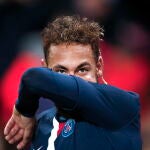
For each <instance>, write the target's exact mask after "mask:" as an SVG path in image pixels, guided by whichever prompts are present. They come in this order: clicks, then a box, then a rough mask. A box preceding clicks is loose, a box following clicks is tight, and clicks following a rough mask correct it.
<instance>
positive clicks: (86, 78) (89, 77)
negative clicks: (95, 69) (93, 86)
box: [82, 74, 97, 82]
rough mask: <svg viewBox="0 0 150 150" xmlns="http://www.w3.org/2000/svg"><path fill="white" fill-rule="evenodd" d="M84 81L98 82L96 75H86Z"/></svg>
mask: <svg viewBox="0 0 150 150" xmlns="http://www.w3.org/2000/svg"><path fill="white" fill-rule="evenodd" d="M82 78H83V79H84V80H87V81H90V82H97V78H96V75H94V74H93V75H92V74H91V75H85V76H84V77H82Z"/></svg>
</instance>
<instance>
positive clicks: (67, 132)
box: [62, 119, 75, 137]
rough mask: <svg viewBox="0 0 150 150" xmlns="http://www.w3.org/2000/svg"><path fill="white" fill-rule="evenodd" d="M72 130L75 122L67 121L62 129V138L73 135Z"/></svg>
mask: <svg viewBox="0 0 150 150" xmlns="http://www.w3.org/2000/svg"><path fill="white" fill-rule="evenodd" d="M74 128H75V121H74V120H73V119H69V120H68V121H67V122H66V124H65V126H64V128H63V131H62V136H63V137H68V136H70V135H71V134H72V133H73V131H74Z"/></svg>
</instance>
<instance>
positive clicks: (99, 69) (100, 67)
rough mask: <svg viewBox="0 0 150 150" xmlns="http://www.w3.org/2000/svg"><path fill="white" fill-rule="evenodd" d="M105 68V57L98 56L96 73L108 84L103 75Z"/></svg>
mask: <svg viewBox="0 0 150 150" xmlns="http://www.w3.org/2000/svg"><path fill="white" fill-rule="evenodd" d="M103 69H104V62H103V58H102V56H99V58H98V62H97V68H96V73H97V77H98V78H99V77H100V78H101V82H102V83H104V84H108V83H107V82H106V81H105V79H104V77H103Z"/></svg>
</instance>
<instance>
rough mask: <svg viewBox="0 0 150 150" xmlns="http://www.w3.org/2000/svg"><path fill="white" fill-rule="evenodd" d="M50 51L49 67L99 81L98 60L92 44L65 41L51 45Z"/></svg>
mask: <svg viewBox="0 0 150 150" xmlns="http://www.w3.org/2000/svg"><path fill="white" fill-rule="evenodd" d="M49 51H50V52H49V58H48V66H47V67H48V68H51V69H52V70H53V71H55V72H58V73H64V74H68V75H75V76H78V77H80V78H82V79H84V80H87V81H91V82H97V67H96V61H95V57H94V55H93V52H92V48H91V46H90V45H82V44H76V43H72V44H68V45H67V44H65V43H64V44H59V45H51V46H50V48H49Z"/></svg>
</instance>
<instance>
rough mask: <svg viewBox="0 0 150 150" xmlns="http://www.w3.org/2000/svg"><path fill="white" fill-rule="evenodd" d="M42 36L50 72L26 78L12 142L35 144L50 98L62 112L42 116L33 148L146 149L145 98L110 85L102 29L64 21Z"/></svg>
mask: <svg viewBox="0 0 150 150" xmlns="http://www.w3.org/2000/svg"><path fill="white" fill-rule="evenodd" d="M42 35H43V43H44V54H45V59H44V60H43V61H42V64H43V65H44V67H41V68H31V69H29V70H27V71H26V72H25V73H24V74H23V76H22V79H21V83H20V89H19V96H18V100H17V101H16V104H15V106H14V110H13V113H12V116H11V118H10V120H9V121H8V123H7V125H6V127H5V130H4V134H5V138H6V140H7V141H8V142H9V143H10V144H13V143H17V148H18V149H23V148H24V147H25V146H26V145H27V144H28V143H29V142H30V141H31V138H32V135H33V132H34V127H35V117H34V116H35V113H36V110H37V109H38V100H39V98H40V97H45V98H49V99H51V100H52V101H53V102H54V104H55V106H56V107H54V108H52V109H50V110H47V111H46V112H43V113H42V114H41V115H40V116H39V118H38V121H37V125H36V128H35V133H34V136H33V138H32V142H31V145H30V149H32V150H33V149H34V150H92V149H93V150H141V149H142V148H141V147H142V146H141V145H142V144H141V134H140V117H139V115H140V105H139V95H138V94H136V93H134V92H128V91H124V90H121V89H119V88H116V87H114V86H111V85H108V84H107V83H106V82H105V80H104V78H103V59H102V56H101V52H100V50H99V41H100V39H101V37H102V35H103V30H102V29H101V27H100V26H99V25H98V24H97V23H96V22H93V21H89V20H88V19H86V18H80V17H78V16H62V17H58V18H56V19H55V20H54V21H53V22H51V23H49V24H48V26H47V27H46V28H45V29H44V31H43V34H42ZM110 65H111V64H110ZM98 78H101V81H102V83H98Z"/></svg>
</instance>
